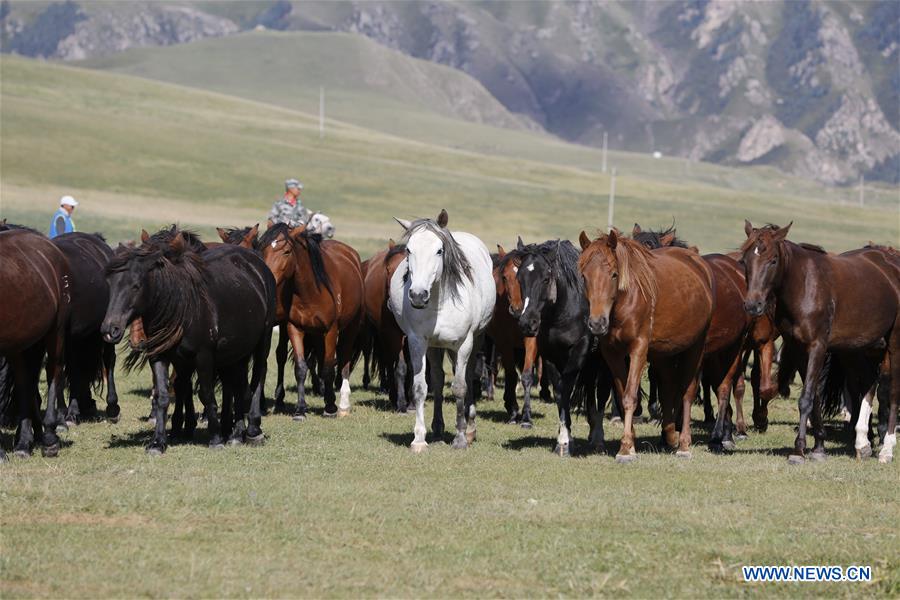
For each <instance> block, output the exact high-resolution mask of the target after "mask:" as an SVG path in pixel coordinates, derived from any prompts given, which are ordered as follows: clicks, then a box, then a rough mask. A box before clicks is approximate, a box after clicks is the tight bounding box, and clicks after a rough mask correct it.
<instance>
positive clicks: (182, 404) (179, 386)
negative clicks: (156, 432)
mask: <svg viewBox="0 0 900 600" xmlns="http://www.w3.org/2000/svg"><path fill="white" fill-rule="evenodd" d="M172 387H174V388H175V389H174V390H173V391H174V392H175V414H173V415H172V435H173V436H175V435H178V436H179V437H181V439H183V440H190V439H191V438H193V436H194V430H195V429H196V428H197V415H196V414H194V401H193V395H194V390H193V388H192V382H191V376H190V373H189V374H187V375H186V376H182V377H176V378H175V381H173V382H172ZM179 412H181V413H182V414H181V415H180V416H179V418H181V419H182V421H181V422H180V423H178V427H177V428H176V423H175V417H176V415H178V413H179ZM182 425H183V428H182Z"/></svg>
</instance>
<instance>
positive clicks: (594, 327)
mask: <svg viewBox="0 0 900 600" xmlns="http://www.w3.org/2000/svg"><path fill="white" fill-rule="evenodd" d="M588 330H590V332H591V333H592V334H593V335H606V334H607V333H609V318H608V317H598V318H596V319H588Z"/></svg>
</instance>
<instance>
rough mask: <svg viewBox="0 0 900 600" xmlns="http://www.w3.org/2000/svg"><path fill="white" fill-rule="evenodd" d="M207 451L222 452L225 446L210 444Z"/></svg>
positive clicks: (215, 443)
mask: <svg viewBox="0 0 900 600" xmlns="http://www.w3.org/2000/svg"><path fill="white" fill-rule="evenodd" d="M209 449H210V450H224V449H225V444H223V443H222V442H210V443H209Z"/></svg>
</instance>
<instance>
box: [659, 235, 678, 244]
mask: <svg viewBox="0 0 900 600" xmlns="http://www.w3.org/2000/svg"><path fill="white" fill-rule="evenodd" d="M674 241H675V232H674V231H670V232H669V233H666V234H665V235H661V236H659V243H660V244H661V245H663V246H671V245H672V242H674Z"/></svg>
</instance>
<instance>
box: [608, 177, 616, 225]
mask: <svg viewBox="0 0 900 600" xmlns="http://www.w3.org/2000/svg"><path fill="white" fill-rule="evenodd" d="M615 207H616V168H615V167H613V168H612V176H611V177H610V178H609V229H612V226H613V213H614V212H615Z"/></svg>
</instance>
